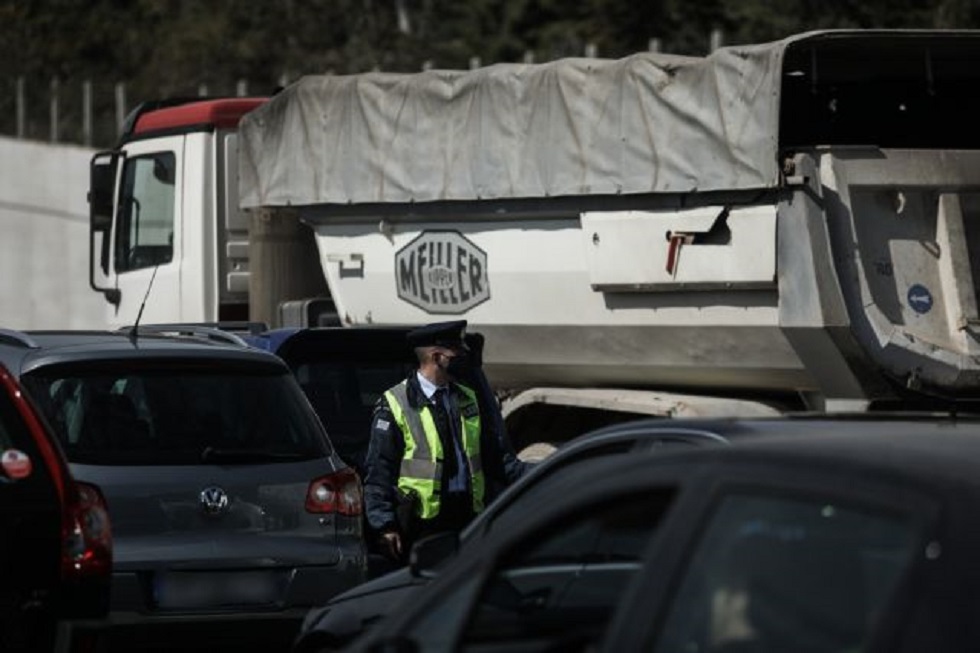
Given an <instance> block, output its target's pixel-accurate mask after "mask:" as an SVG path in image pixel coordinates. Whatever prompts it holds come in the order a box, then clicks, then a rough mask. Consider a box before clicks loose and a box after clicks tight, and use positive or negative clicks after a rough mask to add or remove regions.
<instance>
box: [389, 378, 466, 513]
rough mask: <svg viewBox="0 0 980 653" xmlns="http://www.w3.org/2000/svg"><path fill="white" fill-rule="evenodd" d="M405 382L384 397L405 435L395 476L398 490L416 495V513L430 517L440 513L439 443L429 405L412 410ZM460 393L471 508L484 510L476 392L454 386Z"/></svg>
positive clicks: (460, 412)
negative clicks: (396, 475)
mask: <svg viewBox="0 0 980 653" xmlns="http://www.w3.org/2000/svg"><path fill="white" fill-rule="evenodd" d="M407 383H408V382H407V381H402V382H401V383H400V384H398V385H397V386H395V387H394V388H392V389H391V390H388V391H387V392H385V400H386V401H387V403H388V408H390V409H391V414H392V417H394V420H395V423H396V424H398V428H399V429H400V430H401V432H402V437H404V438H405V453H404V455H403V456H402V462H401V468H400V471H399V476H398V489H399V490H401V491H402V492H403V493H409V492H414V493H415V494H416V495H418V497H419V510H420V514H419V516H420V517H421V518H422V519H432V518H433V517H435V516H436V515H438V514H439V494H440V491H441V484H442V459H443V451H442V442H441V441H440V440H439V431H438V429H437V428H436V423H435V420H434V419H433V415H432V409H431V408H430V407H429V405H428V404H426V405H424V406H423V407H422V408H421V410H419V411H415V410H413V409H412V408H411V404H409V402H408V392H407V389H408V385H407ZM456 387H457V388H459V389H460V391H461V392H462V394H463V397H461V398H460V401H459V415H460V425H461V431H460V432H461V433H462V436H463V454H464V456H465V457H466V462H467V464H468V465H469V471H470V487H471V488H472V495H473V511H474V512H480V511H482V510H483V494H484V477H483V461H482V460H481V459H480V413H479V410H478V409H477V402H476V393H474V392H473V391H472V390H470V389H469V388H467V387H465V386H461V385H457V386H456Z"/></svg>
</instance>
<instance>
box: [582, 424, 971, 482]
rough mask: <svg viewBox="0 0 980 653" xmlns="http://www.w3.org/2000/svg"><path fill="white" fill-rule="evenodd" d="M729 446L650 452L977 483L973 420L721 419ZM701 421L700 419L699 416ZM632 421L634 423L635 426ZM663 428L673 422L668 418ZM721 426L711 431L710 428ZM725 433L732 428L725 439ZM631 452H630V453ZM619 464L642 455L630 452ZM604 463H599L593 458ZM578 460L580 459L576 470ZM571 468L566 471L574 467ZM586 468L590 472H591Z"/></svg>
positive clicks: (666, 461) (666, 459)
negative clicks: (726, 427) (728, 428)
mask: <svg viewBox="0 0 980 653" xmlns="http://www.w3.org/2000/svg"><path fill="white" fill-rule="evenodd" d="M724 424H726V425H728V426H730V427H731V428H732V430H731V431H730V432H729V433H727V434H726V436H727V437H729V438H730V439H731V441H733V442H734V441H736V439H737V441H738V446H733V447H691V448H683V449H681V448H679V449H676V450H665V451H661V452H659V453H658V454H657V456H658V458H657V460H658V461H659V462H658V463H657V465H656V468H657V469H661V468H664V467H665V466H670V465H671V464H675V463H684V462H691V463H695V464H701V465H724V464H728V463H729V462H732V461H736V462H744V463H751V462H761V463H766V464H767V465H773V466H774V467H779V466H793V467H797V466H806V467H809V468H812V469H818V468H819V469H820V470H821V472H826V473H834V472H835V471H836V470H844V469H847V470H848V473H854V471H855V470H857V469H861V470H863V471H864V472H866V473H868V474H875V475H885V476H890V477H902V478H904V479H907V480H909V481H914V480H916V479H918V480H921V481H922V482H923V483H927V484H932V485H934V486H937V487H938V486H939V485H944V484H955V485H957V486H960V487H971V488H975V489H980V475H978V474H977V473H976V470H977V465H978V463H980V422H975V421H957V420H918V421H916V420H899V419H882V420H873V419H853V418H847V419H831V418H825V419H806V420H794V419H785V418H776V419H772V420H768V419H767V420H732V421H725V422H724ZM701 425H702V426H706V423H704V422H701ZM635 426H636V425H634V427H635ZM670 426H671V427H674V428H676V425H675V424H671V425H670ZM720 431H723V429H718V430H717V431H715V432H720ZM732 433H738V434H739V435H738V436H736V438H732V437H731V435H732ZM631 458H635V457H631ZM638 458H639V459H640V462H639V463H637V462H636V461H635V460H634V461H630V462H629V463H623V462H622V461H618V462H615V463H609V464H613V465H617V464H618V465H624V467H623V468H622V470H621V471H622V473H629V469H630V467H629V465H630V464H632V465H634V466H635V465H639V466H641V467H642V465H643V464H644V463H646V464H647V466H649V460H648V459H647V460H644V458H643V457H642V456H639V457H638ZM597 462H606V461H597ZM584 467H585V464H584V463H583V467H582V468H583V469H584ZM577 469H578V468H576V470H574V471H572V473H575V474H577V473H579V472H578V471H577ZM593 473H595V472H594V470H593Z"/></svg>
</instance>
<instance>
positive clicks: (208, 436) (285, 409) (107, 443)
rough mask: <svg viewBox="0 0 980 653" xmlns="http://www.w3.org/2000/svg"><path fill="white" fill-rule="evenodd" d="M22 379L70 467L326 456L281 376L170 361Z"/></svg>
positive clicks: (294, 391) (316, 430) (302, 405)
mask: <svg viewBox="0 0 980 653" xmlns="http://www.w3.org/2000/svg"><path fill="white" fill-rule="evenodd" d="M23 383H24V384H25V385H26V386H27V388H28V390H29V391H30V392H31V393H32V395H33V396H34V398H35V399H36V401H37V402H38V403H39V404H40V406H41V409H42V410H43V411H44V413H45V415H46V417H47V418H48V420H49V421H50V422H51V424H52V427H53V429H54V431H55V433H56V435H57V437H58V439H59V440H60V441H61V444H62V446H63V447H64V449H65V452H66V453H67V455H68V459H69V460H70V461H71V462H74V463H82V464H95V465H107V464H108V465H112V464H120V465H187V464H197V463H203V462H211V461H218V460H219V459H221V460H220V461H221V462H234V461H239V462H248V461H250V460H253V461H261V462H275V461H276V460H282V461H295V460H302V459H312V458H318V457H321V456H323V455H325V454H326V453H327V450H328V448H327V442H326V439H325V436H324V435H323V432H322V430H321V429H320V427H319V425H318V424H317V422H316V420H315V418H314V417H313V415H312V414H311V412H310V410H309V407H308V405H307V403H306V402H305V401H304V400H303V397H302V394H301V393H300V391H299V388H298V387H297V386H296V383H295V381H294V380H293V378H292V377H291V376H290V375H289V374H288V373H286V372H282V373H279V372H275V373H271V372H270V371H269V370H266V369H262V368H259V369H242V368H235V369H222V368H220V367H209V368H201V367H200V366H193V367H187V366H180V365H178V366H175V365H174V364H173V363H170V364H167V363H162V364H160V365H159V366H146V365H145V364H141V365H140V366H138V367H134V366H133V365H128V366H125V368H124V369H123V368H120V369H112V368H110V369H104V368H98V369H93V368H92V367H91V366H88V367H80V366H73V367H71V368H67V367H64V366H61V367H58V368H44V369H41V370H37V371H35V372H32V373H30V375H25V377H24V379H23ZM216 453H217V454H218V455H215V454H216Z"/></svg>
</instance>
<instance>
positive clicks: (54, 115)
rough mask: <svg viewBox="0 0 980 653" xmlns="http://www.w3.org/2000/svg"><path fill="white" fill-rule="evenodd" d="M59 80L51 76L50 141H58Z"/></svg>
mask: <svg viewBox="0 0 980 653" xmlns="http://www.w3.org/2000/svg"><path fill="white" fill-rule="evenodd" d="M59 86H60V84H59V82H58V78H57V77H52V78H51V130H50V131H51V142H52V143H57V142H58V91H59Z"/></svg>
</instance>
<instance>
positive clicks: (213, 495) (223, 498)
mask: <svg viewBox="0 0 980 653" xmlns="http://www.w3.org/2000/svg"><path fill="white" fill-rule="evenodd" d="M199 499H200V501H201V507H202V508H203V509H204V512H205V513H206V514H208V515H219V514H221V513H223V512H224V511H225V510H227V509H228V495H227V494H225V491H224V490H222V489H221V488H220V487H218V486H217V485H212V486H211V487H206V488H204V489H203V490H201V494H200V496H199Z"/></svg>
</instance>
